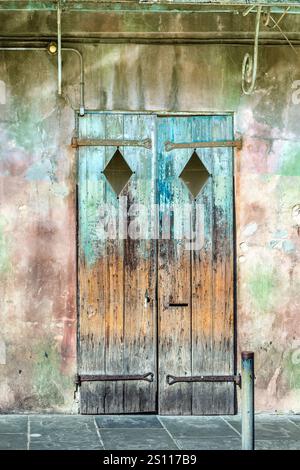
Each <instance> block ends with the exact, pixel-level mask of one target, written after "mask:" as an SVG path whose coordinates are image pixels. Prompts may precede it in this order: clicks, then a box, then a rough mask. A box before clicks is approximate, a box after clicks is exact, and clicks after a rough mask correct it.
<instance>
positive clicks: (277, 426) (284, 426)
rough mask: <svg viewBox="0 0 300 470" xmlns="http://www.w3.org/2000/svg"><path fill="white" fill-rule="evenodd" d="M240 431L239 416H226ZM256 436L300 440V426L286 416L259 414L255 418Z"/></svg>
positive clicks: (258, 438)
mask: <svg viewBox="0 0 300 470" xmlns="http://www.w3.org/2000/svg"><path fill="white" fill-rule="evenodd" d="M224 419H225V420H226V421H227V422H228V423H229V424H230V425H231V426H233V427H234V428H235V429H236V430H237V431H238V432H239V433H241V431H242V425H241V418H240V417H239V416H232V417H228V416H226V417H224ZM255 437H256V439H257V440H270V439H272V440H273V439H274V440H278V439H290V440H294V441H297V440H300V427H298V426H297V425H296V424H294V423H293V422H291V420H290V419H287V418H286V417H285V416H272V415H269V416H266V415H257V416H256V418H255Z"/></svg>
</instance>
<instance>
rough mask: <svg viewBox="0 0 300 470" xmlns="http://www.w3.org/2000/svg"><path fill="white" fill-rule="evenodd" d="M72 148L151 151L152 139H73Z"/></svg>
mask: <svg viewBox="0 0 300 470" xmlns="http://www.w3.org/2000/svg"><path fill="white" fill-rule="evenodd" d="M71 147H73V148H78V147H143V148H146V149H149V150H151V148H152V141H151V139H149V138H148V139H141V140H128V139H120V140H118V139H78V138H77V137H72V140H71Z"/></svg>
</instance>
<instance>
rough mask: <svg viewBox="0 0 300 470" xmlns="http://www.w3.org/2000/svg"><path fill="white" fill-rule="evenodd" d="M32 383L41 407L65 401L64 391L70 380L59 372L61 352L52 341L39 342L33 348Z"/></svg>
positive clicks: (70, 383)
mask: <svg viewBox="0 0 300 470" xmlns="http://www.w3.org/2000/svg"><path fill="white" fill-rule="evenodd" d="M34 359H35V366H34V370H33V383H34V388H35V391H36V393H37V395H38V401H39V405H40V406H41V407H43V408H45V407H51V406H53V405H63V404H64V403H65V397H64V391H65V390H70V388H71V387H72V380H71V378H70V377H66V376H64V375H62V374H61V372H60V361H61V354H60V352H59V351H58V349H57V347H56V345H55V344H54V343H53V342H52V341H48V342H46V343H42V344H39V345H38V346H37V347H36V348H35V350H34Z"/></svg>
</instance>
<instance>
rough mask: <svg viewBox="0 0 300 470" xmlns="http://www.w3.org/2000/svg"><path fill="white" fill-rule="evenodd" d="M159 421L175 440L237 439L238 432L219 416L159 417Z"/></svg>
mask: <svg viewBox="0 0 300 470" xmlns="http://www.w3.org/2000/svg"><path fill="white" fill-rule="evenodd" d="M159 419H160V421H161V422H162V423H163V425H164V426H165V427H166V428H167V430H168V431H169V432H170V434H171V435H172V436H174V438H176V439H186V438H202V437H203V438H210V437H211V436H214V437H227V438H228V437H238V432H236V431H235V429H233V428H232V427H230V426H229V425H228V424H227V423H226V422H225V421H224V420H223V419H222V418H220V417H219V416H214V417H207V416H160V418H159Z"/></svg>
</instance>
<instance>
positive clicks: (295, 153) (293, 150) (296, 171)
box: [279, 143, 300, 176]
mask: <svg viewBox="0 0 300 470" xmlns="http://www.w3.org/2000/svg"><path fill="white" fill-rule="evenodd" d="M280 162H281V163H280V169H279V174H280V175H282V176H300V145H295V144H290V143H288V144H286V145H285V146H284V149H283V152H282V154H281V156H280Z"/></svg>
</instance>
